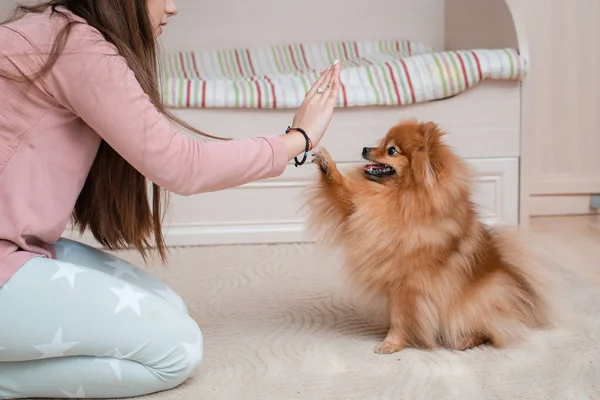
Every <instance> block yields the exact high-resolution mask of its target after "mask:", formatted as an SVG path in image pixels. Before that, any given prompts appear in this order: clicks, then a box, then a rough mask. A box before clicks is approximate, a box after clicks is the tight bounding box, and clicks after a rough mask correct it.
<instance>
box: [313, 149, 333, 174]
mask: <svg viewBox="0 0 600 400" xmlns="http://www.w3.org/2000/svg"><path fill="white" fill-rule="evenodd" d="M312 162H313V163H314V164H317V165H318V167H319V169H320V170H321V172H322V173H324V174H327V173H328V172H329V163H328V162H327V159H326V157H325V154H324V153H323V152H322V151H319V152H315V153H313V160H312Z"/></svg>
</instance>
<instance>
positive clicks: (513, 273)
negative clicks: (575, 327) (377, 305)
mask: <svg viewBox="0 0 600 400" xmlns="http://www.w3.org/2000/svg"><path fill="white" fill-rule="evenodd" d="M442 136H443V132H442V131H441V130H440V129H439V127H438V126H437V125H436V124H434V123H432V122H427V123H419V122H418V121H416V120H407V121H403V122H401V123H399V124H398V125H396V126H394V127H393V128H392V129H391V130H390V131H389V132H388V134H387V136H386V137H385V139H384V140H383V141H382V142H381V144H380V145H379V146H378V147H374V148H364V149H363V151H362V155H363V158H364V159H366V160H368V161H369V164H368V165H366V166H365V167H364V168H360V169H358V170H354V171H352V173H350V174H347V175H342V174H341V173H340V171H339V170H338V169H337V167H336V165H335V163H334V161H333V160H332V159H331V157H330V155H329V154H328V153H327V151H326V150H324V149H323V150H321V151H320V152H318V153H316V154H315V155H314V157H315V158H314V161H313V162H314V163H316V164H317V165H318V167H319V170H320V181H319V183H318V185H317V186H316V187H315V188H314V190H312V191H311V197H310V198H309V201H308V203H307V205H309V206H310V207H309V219H308V227H309V228H310V229H311V230H315V231H316V232H317V233H319V234H321V235H322V236H323V237H325V238H327V239H329V240H331V241H332V242H333V243H334V244H338V245H341V247H342V248H343V249H344V252H345V256H346V257H345V258H346V264H347V265H346V267H347V269H348V270H349V273H350V277H351V278H353V279H354V280H355V282H357V283H358V284H359V285H360V286H362V288H363V289H366V290H367V291H368V292H371V293H372V294H375V295H378V296H377V297H380V298H382V299H384V302H385V305H386V309H387V310H388V313H389V324H390V327H389V331H388V333H387V336H386V337H385V340H384V341H383V342H381V343H380V344H379V345H378V346H377V347H376V348H375V351H376V352H377V353H380V354H384V353H394V352H397V351H400V350H402V349H403V348H405V347H406V346H410V347H417V348H425V349H431V348H436V347H445V348H450V349H457V350H464V349H467V348H471V347H475V346H479V345H481V344H484V343H490V344H492V345H493V346H495V347H505V346H508V345H511V344H514V343H515V342H516V341H517V340H518V339H520V338H522V333H524V332H525V331H526V330H528V329H531V328H535V327H543V326H546V325H548V323H549V317H548V315H549V314H548V309H547V302H546V301H545V296H544V295H543V293H544V291H543V290H542V286H540V285H538V280H537V279H536V274H535V271H534V270H533V269H532V268H531V267H532V264H531V263H530V262H529V261H528V259H527V258H525V255H524V254H523V253H521V251H520V250H519V248H518V246H517V243H516V241H514V240H512V239H511V237H510V236H507V237H504V236H503V235H502V234H500V232H495V231H494V230H492V229H491V228H489V227H487V226H485V225H484V224H482V222H481V221H480V220H479V219H478V218H477V215H476V211H475V207H474V205H473V203H472V201H471V179H472V178H471V176H472V175H471V172H470V170H469V168H468V167H467V165H466V163H464V162H463V161H462V160H461V158H460V157H459V156H458V155H456V154H455V153H454V152H453V151H452V150H451V149H450V148H449V147H448V146H447V145H445V144H444V143H443V141H442ZM511 240H512V242H511Z"/></svg>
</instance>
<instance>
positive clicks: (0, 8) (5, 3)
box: [0, 0, 17, 21]
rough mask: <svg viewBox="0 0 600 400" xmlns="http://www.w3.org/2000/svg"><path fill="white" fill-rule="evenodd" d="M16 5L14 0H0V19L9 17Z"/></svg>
mask: <svg viewBox="0 0 600 400" xmlns="http://www.w3.org/2000/svg"><path fill="white" fill-rule="evenodd" d="M16 5H17V1H16V0H0V21H2V20H4V19H6V18H7V17H9V16H10V14H11V12H12V11H13V9H14V8H15V6H16Z"/></svg>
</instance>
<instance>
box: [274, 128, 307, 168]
mask: <svg viewBox="0 0 600 400" xmlns="http://www.w3.org/2000/svg"><path fill="white" fill-rule="evenodd" d="M280 137H281V139H282V140H283V143H284V145H285V148H286V152H287V159H288V161H291V160H293V159H294V157H297V156H298V155H299V154H303V153H304V151H305V150H306V139H305V138H304V135H303V134H302V133H300V132H297V131H292V132H290V133H288V134H284V135H280Z"/></svg>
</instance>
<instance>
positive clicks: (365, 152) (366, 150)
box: [362, 147, 371, 157]
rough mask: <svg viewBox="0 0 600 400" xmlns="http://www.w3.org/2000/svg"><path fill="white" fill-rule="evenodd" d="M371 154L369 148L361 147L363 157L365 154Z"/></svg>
mask: <svg viewBox="0 0 600 400" xmlns="http://www.w3.org/2000/svg"><path fill="white" fill-rule="evenodd" d="M370 152H371V148H370V147H363V153H362V155H363V157H364V156H366V155H367V154H369V153H370Z"/></svg>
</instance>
